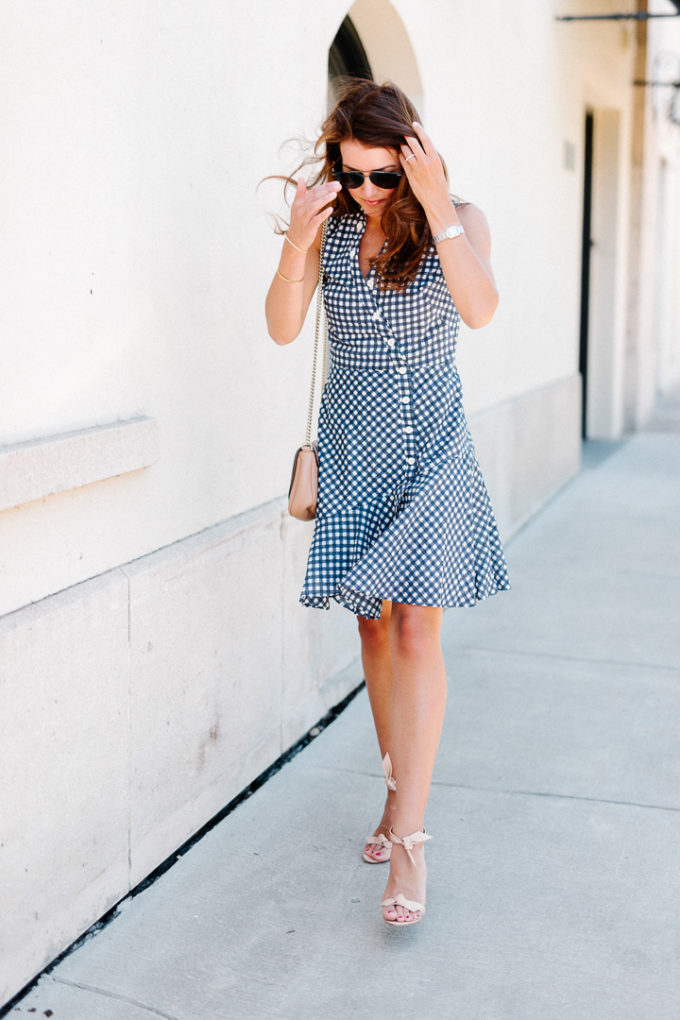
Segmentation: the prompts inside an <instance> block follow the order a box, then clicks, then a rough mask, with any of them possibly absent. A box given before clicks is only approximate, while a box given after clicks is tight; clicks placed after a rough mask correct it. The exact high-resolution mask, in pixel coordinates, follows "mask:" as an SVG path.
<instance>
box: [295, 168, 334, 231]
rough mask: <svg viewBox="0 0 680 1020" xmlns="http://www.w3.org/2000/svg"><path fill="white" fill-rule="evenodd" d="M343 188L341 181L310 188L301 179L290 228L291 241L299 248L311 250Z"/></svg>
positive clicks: (298, 184)
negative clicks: (320, 228)
mask: <svg viewBox="0 0 680 1020" xmlns="http://www.w3.org/2000/svg"><path fill="white" fill-rule="evenodd" d="M341 188H342V185H341V184H340V181H328V182H327V183H326V184H317V185H316V186H315V187H313V188H308V187H307V184H306V183H305V181H304V180H303V179H302V178H301V177H300V178H299V180H298V182H297V189H296V191H295V198H294V199H293V205H292V206H291V210H290V227H289V228H288V234H289V236H290V239H291V241H294V242H295V244H296V245H297V246H298V247H299V248H311V246H312V244H313V243H314V240H315V238H316V235H317V233H318V230H319V227H320V226H321V224H322V223H323V221H324V220H327V219H328V217H329V216H330V215H331V213H332V212H333V205H332V203H333V202H334V201H335V198H336V196H337V194H338V192H339V191H340V190H341Z"/></svg>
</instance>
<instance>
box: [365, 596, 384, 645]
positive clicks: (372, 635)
mask: <svg viewBox="0 0 680 1020" xmlns="http://www.w3.org/2000/svg"><path fill="white" fill-rule="evenodd" d="M390 608H391V603H389V602H383V605H382V615H381V616H380V618H379V619H376V618H375V617H369V616H357V626H358V627H359V635H360V636H361V640H362V642H363V641H365V642H367V643H368V644H382V643H383V642H385V641H387V640H388V638H389V627H390Z"/></svg>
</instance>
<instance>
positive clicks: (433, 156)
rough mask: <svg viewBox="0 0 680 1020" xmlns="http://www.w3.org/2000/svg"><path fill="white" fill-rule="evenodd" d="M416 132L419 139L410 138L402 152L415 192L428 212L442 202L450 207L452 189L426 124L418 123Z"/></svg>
mask: <svg viewBox="0 0 680 1020" xmlns="http://www.w3.org/2000/svg"><path fill="white" fill-rule="evenodd" d="M413 130H414V131H415V132H416V136H415V137H413V138H407V139H406V142H405V143H404V144H403V145H402V146H401V150H400V152H399V160H400V162H401V165H402V167H403V169H404V173H405V174H406V177H407V179H408V182H409V184H410V185H411V190H412V191H413V194H414V195H415V197H416V198H417V199H418V201H419V202H420V204H421V205H422V207H423V209H424V210H425V212H426V213H428V212H429V210H430V209H432V208H433V207H436V206H437V205H440V204H441V203H442V202H443V203H444V204H445V205H448V206H450V205H451V199H450V198H449V186H448V184H447V181H446V176H445V174H444V167H443V165H442V161H441V159H440V158H439V155H438V154H437V150H436V149H435V147H434V145H433V144H432V141H431V139H430V137H429V135H427V134H426V133H425V129H424V128H423V125H422V124H419V123H418V121H414V122H413Z"/></svg>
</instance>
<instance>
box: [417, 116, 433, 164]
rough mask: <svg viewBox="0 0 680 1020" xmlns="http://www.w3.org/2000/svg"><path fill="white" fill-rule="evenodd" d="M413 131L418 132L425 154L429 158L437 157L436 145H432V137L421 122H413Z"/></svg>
mask: <svg viewBox="0 0 680 1020" xmlns="http://www.w3.org/2000/svg"><path fill="white" fill-rule="evenodd" d="M413 130H414V131H415V132H416V134H417V136H418V141H419V142H420V144H421V146H422V148H423V152H424V153H425V154H426V155H427V156H436V154H437V153H436V150H435V147H434V145H433V144H432V140H431V138H430V136H429V135H428V134H427V132H426V130H425V128H424V127H423V125H422V124H421V123H420V122H419V121H417V120H414V121H413Z"/></svg>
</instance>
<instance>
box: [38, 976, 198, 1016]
mask: <svg viewBox="0 0 680 1020" xmlns="http://www.w3.org/2000/svg"><path fill="white" fill-rule="evenodd" d="M52 980H53V981H58V982H59V984H61V985H69V986H70V987H71V988H80V990H81V991H83V992H94V993H95V995H102V996H104V998H106V999H116V1000H117V1001H118V1002H127V1003H129V1005H131V1006H136V1007H137V1008H138V1009H143V1010H144V1011H145V1012H146V1013H150V1014H151V1015H152V1016H160V1017H163V1020H182V1018H181V1017H178V1016H173V1015H172V1014H171V1013H164V1012H163V1011H162V1010H160V1009H156V1007H155V1006H148V1005H147V1004H146V1003H145V1002H139V1001H138V1000H137V999H131V998H130V997H129V996H127V995H119V994H118V992H109V991H108V990H107V989H106V988H97V986H96V985H86V984H84V983H82V982H80V981H68V980H67V979H66V978H62V977H55V976H54V975H52Z"/></svg>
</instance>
